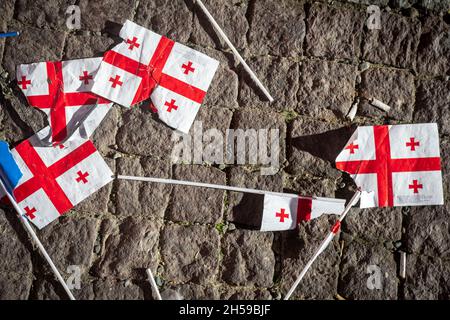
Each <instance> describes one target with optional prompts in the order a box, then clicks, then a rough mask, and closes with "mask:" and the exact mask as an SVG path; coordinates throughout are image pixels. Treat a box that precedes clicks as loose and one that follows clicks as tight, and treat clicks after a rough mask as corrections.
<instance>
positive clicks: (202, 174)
mask: <svg viewBox="0 0 450 320" xmlns="http://www.w3.org/2000/svg"><path fill="white" fill-rule="evenodd" d="M173 177H174V179H177V180H186V181H197V182H204V183H215V184H222V185H224V184H226V176H225V173H224V172H222V171H220V170H218V169H215V168H211V167H205V166H199V165H177V166H175V167H174V172H173ZM170 198H171V201H170V205H169V208H168V209H167V212H166V216H165V218H166V219H168V220H171V221H181V222H182V221H187V222H191V223H195V222H198V223H213V224H214V223H218V222H219V221H220V220H221V219H222V211H223V199H224V191H222V190H213V189H205V188H199V187H188V186H174V187H173V190H172V193H171V197H170Z"/></svg>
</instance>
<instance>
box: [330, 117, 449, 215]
mask: <svg viewBox="0 0 450 320" xmlns="http://www.w3.org/2000/svg"><path fill="white" fill-rule="evenodd" d="M336 167H337V168H338V169H340V170H342V171H345V172H348V173H349V174H350V175H351V176H352V178H353V180H355V183H356V185H357V186H359V187H361V190H362V191H363V193H362V195H361V208H370V207H394V206H419V205H441V204H443V203H444V197H443V190H442V172H441V158H440V154H439V133H438V127H437V124H435V123H425V124H405V125H403V124H402V125H390V126H389V125H382V126H366V127H358V128H357V130H356V131H355V133H354V134H353V136H352V137H351V138H350V140H349V142H348V143H347V145H346V146H345V148H344V150H342V151H341V153H340V154H339V155H338V157H337V158H336Z"/></svg>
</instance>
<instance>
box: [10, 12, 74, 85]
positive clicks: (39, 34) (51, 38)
mask: <svg viewBox="0 0 450 320" xmlns="http://www.w3.org/2000/svg"><path fill="white" fill-rule="evenodd" d="M8 27H9V29H11V30H20V36H19V37H13V38H8V39H7V40H6V44H5V50H4V54H3V67H4V68H5V70H6V71H8V72H9V78H10V79H11V80H12V79H15V78H16V71H15V70H16V66H17V65H19V64H22V63H33V62H40V61H48V60H60V59H61V58H62V53H63V46H64V40H65V38H66V34H65V33H64V32H58V31H53V30H50V29H45V30H42V29H38V28H34V27H28V26H26V25H23V24H21V23H19V22H17V21H15V20H14V21H12V22H11V23H10V24H8Z"/></svg>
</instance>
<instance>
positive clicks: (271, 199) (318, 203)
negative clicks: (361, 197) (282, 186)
mask: <svg viewBox="0 0 450 320" xmlns="http://www.w3.org/2000/svg"><path fill="white" fill-rule="evenodd" d="M344 208H345V200H343V199H333V198H320V197H317V198H316V197H314V198H312V197H295V196H289V195H286V196H278V195H268V194H266V195H265V196H264V209H263V218H262V223H261V231H281V230H290V229H295V228H296V226H297V224H299V223H300V222H301V221H309V220H311V219H315V218H318V217H320V216H321V215H322V214H337V215H340V214H341V213H342V212H343V211H344Z"/></svg>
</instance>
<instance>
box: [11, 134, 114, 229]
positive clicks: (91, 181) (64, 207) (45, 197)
mask: <svg viewBox="0 0 450 320" xmlns="http://www.w3.org/2000/svg"><path fill="white" fill-rule="evenodd" d="M49 132H50V127H46V128H44V129H43V130H41V131H39V132H38V133H37V134H35V135H34V136H32V137H31V138H29V139H27V140H25V141H23V142H22V143H20V144H19V145H18V146H17V147H16V148H14V149H13V150H11V152H12V155H13V158H14V160H15V162H16V163H17V165H18V166H19V168H20V170H21V171H22V172H23V177H22V178H21V179H20V181H19V183H18V185H17V186H16V188H15V189H14V196H15V199H16V201H17V203H18V205H19V207H20V208H21V209H22V210H23V212H24V213H25V214H26V216H27V217H28V219H29V220H30V221H31V222H32V223H33V224H34V225H36V226H37V227H38V228H39V229H41V228H43V227H45V226H46V225H47V224H49V223H50V222H52V221H53V220H55V219H57V218H58V217H59V216H60V215H62V214H64V213H65V212H67V211H68V210H70V209H71V208H73V207H74V206H75V205H76V204H78V203H80V202H81V201H83V200H84V199H85V198H87V197H88V196H90V195H91V194H93V193H94V192H96V191H97V190H99V189H100V188H101V187H103V186H104V185H106V184H107V183H108V182H110V181H111V180H112V172H111V170H110V169H109V167H108V165H107V164H106V163H105V161H104V160H103V158H102V157H101V155H100V154H99V153H98V151H97V149H95V147H94V144H93V143H92V142H91V141H90V140H81V139H77V140H76V142H73V143H69V144H67V145H62V144H60V145H58V146H54V147H48V146H42V142H41V137H43V136H46V135H48V134H49Z"/></svg>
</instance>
